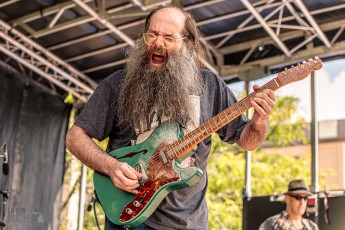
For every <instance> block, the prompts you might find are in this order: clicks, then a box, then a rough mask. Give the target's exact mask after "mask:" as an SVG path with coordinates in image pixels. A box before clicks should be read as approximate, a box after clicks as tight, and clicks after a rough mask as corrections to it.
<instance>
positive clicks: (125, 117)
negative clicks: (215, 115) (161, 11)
mask: <svg viewBox="0 0 345 230" xmlns="http://www.w3.org/2000/svg"><path fill="white" fill-rule="evenodd" d="M149 54H150V52H149V51H147V50H146V46H145V44H144V42H143V40H142V39H138V40H137V41H136V44H135V46H134V47H132V48H130V49H129V50H128V52H127V67H126V77H125V79H124V80H123V82H122V83H121V87H120V93H119V99H118V111H117V115H118V119H119V124H120V125H130V126H131V127H133V128H139V127H140V124H148V125H149V124H150V122H152V120H151V118H150V117H151V116H152V114H153V113H154V112H155V113H156V115H157V117H158V118H162V117H166V118H168V119H169V120H173V121H178V122H179V123H181V124H182V125H183V126H187V123H188V121H190V120H191V118H192V115H193V109H192V108H193V107H192V104H191V101H190V100H189V95H201V93H202V90H203V86H204V84H203V80H202V78H201V73H200V70H199V68H198V60H197V58H198V57H197V55H196V53H195V52H193V51H189V50H188V49H187V48H186V46H185V45H183V47H182V48H181V50H180V52H179V53H173V54H172V55H171V57H169V59H168V61H167V64H166V65H165V66H164V67H163V68H160V69H157V68H153V67H151V66H150V64H149V62H148V57H149Z"/></svg>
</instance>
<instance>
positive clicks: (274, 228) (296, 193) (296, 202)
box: [259, 180, 319, 230]
mask: <svg viewBox="0 0 345 230" xmlns="http://www.w3.org/2000/svg"><path fill="white" fill-rule="evenodd" d="M284 195H285V201H286V209H285V210H284V211H282V212H281V213H279V214H277V215H275V216H272V217H269V218H268V219H266V220H265V221H264V222H263V223H262V224H261V225H260V228H259V230H318V229H319V227H318V226H317V225H316V224H315V223H314V222H313V221H311V220H309V219H305V218H303V217H302V216H303V214H304V212H305V210H306V208H307V201H308V197H309V196H310V195H312V193H311V192H309V189H308V187H307V186H306V184H305V183H304V181H303V180H293V181H291V182H290V183H289V185H288V191H287V192H286V193H284Z"/></svg>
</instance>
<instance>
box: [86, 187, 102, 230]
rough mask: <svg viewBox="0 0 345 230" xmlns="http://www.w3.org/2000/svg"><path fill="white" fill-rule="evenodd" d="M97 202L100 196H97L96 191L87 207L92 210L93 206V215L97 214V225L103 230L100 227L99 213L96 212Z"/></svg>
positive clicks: (99, 229)
mask: <svg viewBox="0 0 345 230" xmlns="http://www.w3.org/2000/svg"><path fill="white" fill-rule="evenodd" d="M96 202H98V197H97V194H96V192H94V193H93V195H92V198H91V202H90V204H89V206H88V207H87V211H91V209H92V206H93V215H94V216H95V220H96V225H97V228H98V230H101V228H100V227H99V222H98V217H97V213H96ZM91 203H92V204H91Z"/></svg>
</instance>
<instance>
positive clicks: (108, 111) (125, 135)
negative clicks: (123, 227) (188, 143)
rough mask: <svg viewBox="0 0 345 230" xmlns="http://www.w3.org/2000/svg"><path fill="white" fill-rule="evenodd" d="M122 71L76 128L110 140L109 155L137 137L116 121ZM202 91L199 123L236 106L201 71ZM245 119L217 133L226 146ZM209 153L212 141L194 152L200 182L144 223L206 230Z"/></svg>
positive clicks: (85, 111)
mask: <svg viewBox="0 0 345 230" xmlns="http://www.w3.org/2000/svg"><path fill="white" fill-rule="evenodd" d="M124 75H125V72H124V70H120V71H117V72H115V73H113V74H112V75H110V76H109V77H107V78H106V79H104V80H103V81H102V82H101V83H100V84H99V86H98V87H97V89H96V90H95V92H94V93H93V95H92V96H91V98H90V100H89V101H88V103H87V104H86V105H85V107H84V109H83V111H82V112H81V114H80V115H79V116H78V118H77V120H76V121H75V124H76V125H77V126H79V127H81V128H83V129H84V130H86V131H87V133H88V134H90V135H91V136H92V137H94V138H96V139H97V140H99V141H101V140H104V139H105V138H107V137H109V145H108V151H112V150H115V149H118V148H121V147H125V146H129V145H130V144H131V141H133V139H136V138H137V133H136V132H135V131H134V130H133V129H131V128H129V127H126V128H123V127H119V126H118V124H117V120H116V106H117V97H118V92H119V87H120V83H121V81H122V79H123V78H124ZM202 77H203V80H204V86H205V88H204V90H203V93H202V95H200V96H195V97H197V100H196V101H197V102H198V106H197V107H198V108H197V110H198V113H199V114H198V116H197V117H198V120H199V121H198V123H199V125H201V124H203V123H205V122H206V121H207V120H209V119H211V118H212V117H214V116H216V115H217V114H219V113H220V112H222V111H223V110H225V109H227V108H228V107H230V106H231V105H233V104H234V103H235V102H236V98H235V97H234V95H233V93H232V92H231V90H230V89H229V88H228V86H227V85H226V84H225V83H224V81H223V80H221V79H220V78H219V77H218V76H217V75H215V74H213V73H212V72H210V71H208V70H202ZM247 122H248V119H247V118H246V117H245V116H244V115H241V116H239V117H237V118H236V119H235V120H233V121H232V122H230V123H229V124H227V125H225V126H224V127H223V128H221V129H220V130H218V131H217V132H216V133H217V134H218V135H219V136H220V138H221V139H222V140H223V141H225V142H227V143H231V144H232V143H235V142H236V141H237V140H238V138H239V137H240V134H241V132H242V130H243V128H244V126H245V125H246V124H247ZM210 149H211V137H208V138H206V139H204V140H203V141H202V142H200V143H199V144H198V146H197V149H196V151H195V153H196V154H195V155H193V158H195V163H196V165H197V166H198V167H199V168H200V169H201V170H202V171H203V172H204V174H203V176H202V177H201V179H200V180H199V181H198V182H197V183H196V184H195V185H193V186H190V187H188V188H184V189H180V190H175V191H173V192H171V193H169V194H168V195H167V196H166V197H165V198H164V199H163V201H162V202H161V204H160V205H159V206H158V208H157V209H156V210H155V211H154V213H153V214H152V215H151V216H150V217H149V219H148V220H146V221H145V224H147V225H149V226H151V227H153V228H155V229H162V230H164V229H208V218H207V205H206V201H205V193H206V190H207V173H206V168H207V160H208V156H209V153H210Z"/></svg>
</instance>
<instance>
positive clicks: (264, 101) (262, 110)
mask: <svg viewBox="0 0 345 230" xmlns="http://www.w3.org/2000/svg"><path fill="white" fill-rule="evenodd" d="M253 88H254V91H255V90H257V89H258V88H259V86H258V85H254V87H253ZM275 100H276V98H275V94H274V91H273V90H270V89H265V90H263V91H262V92H260V93H256V94H255V96H254V97H253V98H251V100H250V104H251V105H252V106H253V108H254V115H253V118H252V120H251V121H250V122H248V124H247V125H246V127H245V128H244V129H243V131H242V133H241V136H240V138H239V140H238V141H237V142H236V144H238V145H239V146H240V147H241V148H243V149H245V150H254V149H256V148H257V147H258V146H260V145H261V143H262V142H263V141H264V140H265V139H266V136H267V134H268V131H269V126H268V120H269V115H270V113H271V112H272V110H273V108H274V104H275Z"/></svg>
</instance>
